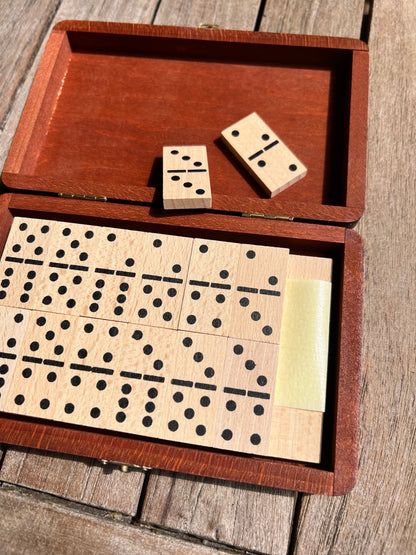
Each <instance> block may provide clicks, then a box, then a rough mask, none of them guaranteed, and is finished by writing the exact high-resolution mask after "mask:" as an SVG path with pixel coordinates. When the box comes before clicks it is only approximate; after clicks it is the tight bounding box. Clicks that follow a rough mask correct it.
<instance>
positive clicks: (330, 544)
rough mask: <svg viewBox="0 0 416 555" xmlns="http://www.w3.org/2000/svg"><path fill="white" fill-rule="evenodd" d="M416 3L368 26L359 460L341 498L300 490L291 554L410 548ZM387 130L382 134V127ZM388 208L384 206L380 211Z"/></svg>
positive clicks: (377, 7) (414, 531) (415, 532)
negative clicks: (303, 494)
mask: <svg viewBox="0 0 416 555" xmlns="http://www.w3.org/2000/svg"><path fill="white" fill-rule="evenodd" d="M415 16H416V12H415V6H414V4H410V3H407V2H404V1H401V2H393V1H391V0H381V1H379V2H375V3H374V11H373V17H372V23H371V31H370V44H369V46H370V52H371V56H370V106H369V108H370V118H369V151H368V185H367V209H366V212H365V214H364V217H363V219H362V220H361V222H360V223H359V225H358V231H359V232H360V233H361V234H362V236H363V238H364V241H365V245H366V260H365V262H366V272H365V292H364V293H365V294H364V350H363V355H364V356H363V361H364V362H363V369H362V371H363V378H362V409H361V412H362V415H361V433H360V436H361V438H360V445H361V452H360V466H359V474H358V481H357V485H356V487H355V489H354V490H353V491H352V493H351V494H350V495H348V497H346V498H342V499H338V498H332V499H324V498H321V497H310V496H308V497H304V498H303V500H302V507H301V512H300V519H299V523H298V530H297V535H298V540H297V544H296V548H295V552H296V553H305V554H309V553H311V552H312V553H334V552H336V553H343V552H355V553H364V552H365V553H413V552H414V551H415V549H416V518H415V512H414V510H413V494H412V493H410V492H414V491H415V487H416V479H415V473H414V466H413V462H412V461H413V460H414V451H415V436H414V429H413V426H411V425H410V426H409V423H410V422H411V421H413V419H414V391H415V385H416V384H415V373H414V368H415V366H414V339H415V332H414V313H415V310H416V300H415V295H414V293H413V291H414V284H415V277H414V276H415V256H414V252H415V249H416V239H415V237H416V236H415V233H414V211H415V196H414V182H415V179H416V173H415V165H414V164H413V163H412V159H413V150H414V143H415V138H416V125H415V121H414V118H413V116H412V114H413V112H414V106H415V105H416V95H415V88H414V82H415V79H416V64H415V60H416V36H415V32H414V26H413V21H414V19H415ZM386 130H388V132H386ZM386 209H387V210H386ZM318 522H319V523H321V524H318V525H317V523H318Z"/></svg>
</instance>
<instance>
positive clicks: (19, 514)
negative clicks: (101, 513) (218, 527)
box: [0, 490, 218, 555]
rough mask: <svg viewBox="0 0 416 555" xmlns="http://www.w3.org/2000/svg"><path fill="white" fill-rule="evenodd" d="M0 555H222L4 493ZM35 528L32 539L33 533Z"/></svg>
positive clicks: (0, 502)
mask: <svg viewBox="0 0 416 555" xmlns="http://www.w3.org/2000/svg"><path fill="white" fill-rule="evenodd" d="M0 507H1V508H0V521H1V527H2V530H3V531H4V530H7V533H2V534H1V536H0V551H1V552H2V553H7V554H10V555H13V554H20V553H31V554H33V555H38V554H39V555H40V554H41V553H65V554H68V555H70V554H74V555H75V554H77V553H85V554H86V555H94V554H95V553H100V554H103V555H113V554H114V553H132V554H137V555H155V554H159V553H164V554H166V555H179V554H180V553H189V555H199V554H204V555H208V554H216V553H218V550H217V549H213V548H210V547H206V546H204V545H202V544H201V543H196V544H195V543H191V542H187V541H183V540H180V539H177V538H173V537H169V536H167V535H162V534H156V533H152V532H150V531H148V530H145V529H144V528H141V527H140V526H130V525H126V524H122V523H120V522H116V521H115V520H110V519H105V518H102V517H98V516H95V515H89V514H83V513H81V512H78V511H76V510H74V509H70V508H67V507H65V506H62V505H59V504H57V503H51V502H50V501H45V500H43V499H40V498H39V497H37V496H35V495H27V494H25V495H23V494H21V493H19V492H15V491H4V490H0ZM28 523H30V528H29V529H30V533H28Z"/></svg>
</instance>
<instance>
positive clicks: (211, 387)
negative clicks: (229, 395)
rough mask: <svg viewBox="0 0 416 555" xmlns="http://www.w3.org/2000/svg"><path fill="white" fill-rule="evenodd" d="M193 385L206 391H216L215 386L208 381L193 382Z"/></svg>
mask: <svg viewBox="0 0 416 555" xmlns="http://www.w3.org/2000/svg"><path fill="white" fill-rule="evenodd" d="M195 387H196V388H197V389H205V390H207V391H217V386H216V385H214V384H210V383H200V382H195Z"/></svg>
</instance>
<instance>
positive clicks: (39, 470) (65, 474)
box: [0, 448, 144, 516]
mask: <svg viewBox="0 0 416 555" xmlns="http://www.w3.org/2000/svg"><path fill="white" fill-rule="evenodd" d="M143 480H144V472H143V471H141V470H136V469H132V470H130V471H129V472H122V471H121V470H120V469H119V467H116V466H113V465H106V466H103V465H102V464H101V463H99V462H98V461H93V460H91V459H83V458H76V457H71V456H68V455H58V454H57V455H50V454H48V453H45V452H42V451H35V450H32V449H29V450H27V449H23V448H16V449H14V448H9V449H8V450H7V452H6V455H5V457H4V460H3V464H2V466H1V469H0V481H4V482H10V483H12V484H19V485H21V486H25V487H27V488H31V489H35V490H39V491H44V492H47V493H52V494H53V495H57V496H59V497H64V498H66V499H70V500H71V501H78V502H80V503H85V504H87V505H92V506H93V507H99V508H102V509H107V510H109V511H116V512H119V513H124V514H126V515H131V516H134V515H135V514H136V511H137V506H138V504H139V499H140V494H141V488H142V485H143Z"/></svg>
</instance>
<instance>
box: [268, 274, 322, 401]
mask: <svg viewBox="0 0 416 555" xmlns="http://www.w3.org/2000/svg"><path fill="white" fill-rule="evenodd" d="M330 308H331V283H329V282H327V281H321V280H312V279H290V278H289V279H287V281H286V290H285V299H284V304H283V316H282V330H281V336H280V351H279V362H278V367H277V379H276V389H275V398H274V405H280V406H285V407H293V408H298V409H306V410H314V411H322V412H324V411H325V396H326V376H327V366H328V336H329V314H330Z"/></svg>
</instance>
